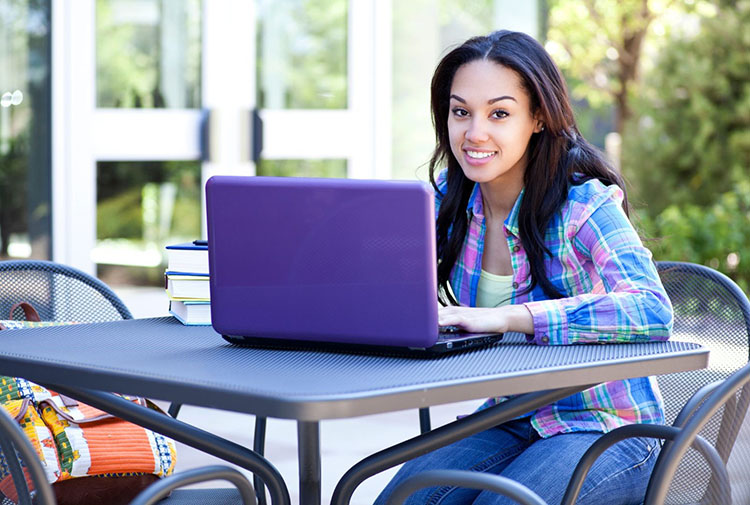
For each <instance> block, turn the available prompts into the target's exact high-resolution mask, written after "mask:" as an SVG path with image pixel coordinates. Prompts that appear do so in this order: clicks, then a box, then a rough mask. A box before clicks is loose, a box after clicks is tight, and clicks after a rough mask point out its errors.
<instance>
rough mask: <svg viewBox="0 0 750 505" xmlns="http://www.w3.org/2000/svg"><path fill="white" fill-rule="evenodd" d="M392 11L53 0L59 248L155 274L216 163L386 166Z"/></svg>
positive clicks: (200, 227)
mask: <svg viewBox="0 0 750 505" xmlns="http://www.w3.org/2000/svg"><path fill="white" fill-rule="evenodd" d="M389 12H390V2H377V1H376V0H364V1H363V0H357V1H354V0H284V1H271V0H256V1H255V2H252V1H246V0H224V1H222V2H209V1H205V0H204V1H201V0H76V2H67V1H65V0H54V4H53V26H54V28H55V29H54V30H53V33H54V34H55V35H54V39H53V59H54V61H56V62H60V64H58V65H56V66H55V67H54V69H53V72H54V73H53V83H54V84H53V146H54V147H53V192H54V195H53V202H54V209H53V210H54V212H53V218H54V219H53V235H54V246H53V257H54V259H55V260H56V261H61V262H65V263H67V264H71V265H74V266H76V267H78V268H81V269H83V270H86V271H89V272H98V274H99V275H100V276H103V277H105V280H109V278H108V276H110V275H111V276H113V277H115V278H117V276H119V275H121V274H122V275H124V274H123V272H125V273H126V274H127V275H128V276H130V277H131V278H132V279H131V280H132V281H133V282H141V281H142V282H144V283H151V284H153V283H158V282H159V278H160V276H161V275H162V274H163V268H161V267H162V262H163V259H162V258H163V247H164V245H165V244H167V243H170V242H177V241H182V240H192V239H194V238H198V237H200V236H201V235H205V225H204V216H203V210H202V209H203V190H202V188H203V185H204V183H205V180H206V179H207V178H208V177H210V176H211V175H214V174H219V173H222V174H246V175H253V174H256V173H257V174H264V175H309V176H333V177H388V176H389V175H390V172H389V168H388V167H389V166H390V149H389V146H390V131H389V127H390V115H389V114H390V95H389V89H390V86H389V85H388V83H389V82H390V72H389V71H384V72H381V73H380V75H376V74H377V72H376V70H375V67H374V66H373V61H374V60H376V59H377V58H386V59H387V58H389V57H390V55H389V51H390V49H389V47H390V46H389V45H388V44H384V45H382V46H380V47H379V46H378V45H377V44H376V43H375V40H376V38H377V37H378V33H379V32H382V31H387V30H388V29H389V28H388V27H389V26H390V19H389ZM383 39H384V40H389V36H385V37H383ZM388 61H389V60H388ZM386 66H388V67H389V66H390V65H389V63H388V65H386ZM381 81H382V82H381ZM378 145H380V146H381V147H380V148H378V147H377V146H378Z"/></svg>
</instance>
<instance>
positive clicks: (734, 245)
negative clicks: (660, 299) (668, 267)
mask: <svg viewBox="0 0 750 505" xmlns="http://www.w3.org/2000/svg"><path fill="white" fill-rule="evenodd" d="M715 7H716V8H715V11H714V14H713V15H712V16H708V17H705V18H704V19H703V20H702V22H701V25H700V30H699V31H697V32H696V33H695V34H693V35H692V36H683V37H680V38H677V39H675V40H672V41H671V43H670V44H669V46H668V47H666V48H665V49H664V51H663V52H662V53H661V55H660V57H659V58H658V60H657V65H656V66H655V67H654V69H653V71H652V72H651V73H650V74H649V76H648V78H647V79H645V81H644V84H643V87H642V93H641V97H640V99H639V100H638V102H637V104H636V106H635V108H636V110H637V111H638V113H639V115H640V119H639V120H638V121H634V122H632V123H631V124H630V125H629V129H628V135H626V136H625V143H624V151H626V152H628V157H627V158H626V159H625V161H626V166H625V167H624V170H626V171H627V173H628V175H629V178H630V180H631V182H632V183H633V189H634V191H633V192H632V194H633V195H634V196H635V198H633V201H635V202H636V205H637V206H639V203H640V202H647V203H648V205H647V206H645V207H643V210H644V213H645V217H644V220H643V222H644V223H645V230H646V232H647V235H649V236H651V237H654V238H655V242H654V243H655V246H654V247H652V249H653V250H654V253H655V256H656V257H657V259H675V260H684V261H692V262H696V263H702V264H707V265H709V266H712V267H714V268H718V269H720V270H722V271H723V272H725V273H727V274H728V275H730V276H731V277H732V278H734V279H735V280H736V281H738V283H739V284H740V285H741V286H743V287H744V288H745V289H747V288H748V287H750V231H749V230H750V226H748V224H749V223H750V182H748V180H747V179H748V178H747V174H748V172H749V169H750V1H748V0H741V1H738V2H736V3H734V4H733V5H729V4H727V3H726V2H719V3H717V4H715Z"/></svg>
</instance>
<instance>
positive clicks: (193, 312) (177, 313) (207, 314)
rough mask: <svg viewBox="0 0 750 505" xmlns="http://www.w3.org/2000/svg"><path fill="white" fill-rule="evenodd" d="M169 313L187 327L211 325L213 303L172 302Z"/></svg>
mask: <svg viewBox="0 0 750 505" xmlns="http://www.w3.org/2000/svg"><path fill="white" fill-rule="evenodd" d="M169 312H170V313H171V314H172V315H173V316H174V317H176V318H177V319H178V320H179V321H180V322H181V323H182V324H185V325H189V326H191V325H210V324H211V303H210V302H205V301H194V300H170V302H169Z"/></svg>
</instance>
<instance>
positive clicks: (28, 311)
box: [8, 302, 42, 322]
mask: <svg viewBox="0 0 750 505" xmlns="http://www.w3.org/2000/svg"><path fill="white" fill-rule="evenodd" d="M19 307H20V308H22V309H23V313H24V316H26V320H27V321H34V322H39V321H41V320H42V318H41V317H39V312H37V311H36V309H35V308H34V307H32V306H31V304H30V303H29V302H18V303H16V304H14V305H13V306H12V307H11V308H10V316H9V317H8V319H13V312H15V311H16V309H17V308H19Z"/></svg>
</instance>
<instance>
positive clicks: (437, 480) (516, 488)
mask: <svg viewBox="0 0 750 505" xmlns="http://www.w3.org/2000/svg"><path fill="white" fill-rule="evenodd" d="M445 485H449V486H456V487H468V488H471V489H486V490H488V491H493V492H495V493H498V494H501V495H503V496H507V497H508V498H511V499H513V500H515V501H517V502H518V503H520V504H521V505H547V503H546V502H545V501H544V500H542V499H541V498H540V497H539V495H538V494H536V493H534V492H533V491H532V490H530V489H529V488H527V487H526V486H524V485H523V484H520V483H518V482H516V481H514V480H511V479H508V478H507V477H502V476H500V475H492V474H486V473H481V472H472V471H469V470H431V471H426V472H421V473H418V474H416V475H413V476H411V477H409V478H408V479H406V480H404V481H403V482H402V483H401V484H399V485H398V486H396V487H395V488H394V489H393V492H392V493H391V496H389V497H388V502H387V505H401V504H402V503H404V501H405V500H406V499H407V498H408V497H409V496H410V495H411V494H412V493H414V492H416V491H419V490H420V489H423V488H426V487H433V486H445Z"/></svg>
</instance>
